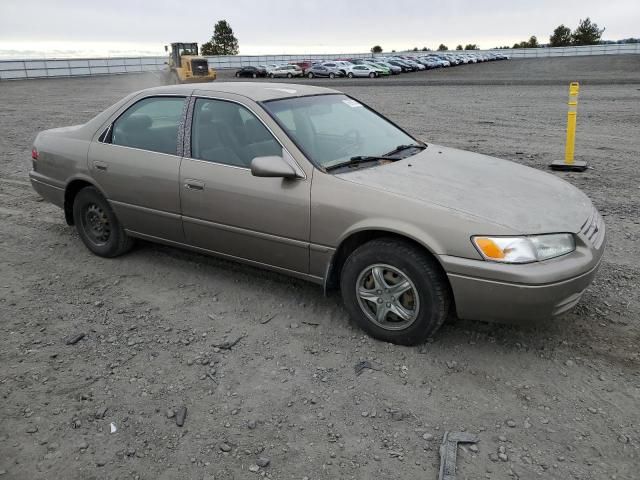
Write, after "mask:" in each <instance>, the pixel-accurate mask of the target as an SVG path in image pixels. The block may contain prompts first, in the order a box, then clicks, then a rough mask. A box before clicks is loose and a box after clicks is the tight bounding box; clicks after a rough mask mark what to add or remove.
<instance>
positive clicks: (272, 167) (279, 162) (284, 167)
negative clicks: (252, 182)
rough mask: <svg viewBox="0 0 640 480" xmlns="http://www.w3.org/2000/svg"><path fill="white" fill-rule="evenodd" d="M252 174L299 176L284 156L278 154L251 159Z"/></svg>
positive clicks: (257, 175)
mask: <svg viewBox="0 0 640 480" xmlns="http://www.w3.org/2000/svg"><path fill="white" fill-rule="evenodd" d="M251 175H253V176H254V177H276V178H297V177H298V175H297V174H296V171H295V170H294V169H293V167H292V166H291V165H289V164H288V163H287V162H286V161H285V159H284V158H282V157H278V156H271V157H256V158H254V159H253V160H251Z"/></svg>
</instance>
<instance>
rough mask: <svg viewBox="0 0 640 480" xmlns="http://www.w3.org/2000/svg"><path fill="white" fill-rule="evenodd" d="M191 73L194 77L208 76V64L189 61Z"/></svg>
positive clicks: (203, 61)
mask: <svg viewBox="0 0 640 480" xmlns="http://www.w3.org/2000/svg"><path fill="white" fill-rule="evenodd" d="M191 71H192V72H193V75H194V76H202V75H208V74H209V64H208V63H207V61H206V60H203V59H200V58H199V59H194V60H191Z"/></svg>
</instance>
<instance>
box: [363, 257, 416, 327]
mask: <svg viewBox="0 0 640 480" xmlns="http://www.w3.org/2000/svg"><path fill="white" fill-rule="evenodd" d="M356 297H357V299H358V304H359V305H360V308H361V309H362V311H363V313H364V314H365V315H366V316H367V318H368V319H369V320H370V321H371V322H373V323H374V324H376V325H378V326H379V327H381V328H384V329H385V330H403V329H405V328H407V327H409V326H410V325H411V324H413V322H415V321H416V319H417V318H418V314H419V312H420V299H419V297H418V290H417V289H416V286H415V285H414V283H413V282H412V281H411V279H410V278H409V277H408V276H407V275H406V274H405V273H403V272H402V271H401V270H399V269H397V268H396V267H393V266H391V265H386V264H381V263H379V264H375V265H370V266H368V267H366V268H365V269H364V270H362V272H360V275H358V279H357V281H356Z"/></svg>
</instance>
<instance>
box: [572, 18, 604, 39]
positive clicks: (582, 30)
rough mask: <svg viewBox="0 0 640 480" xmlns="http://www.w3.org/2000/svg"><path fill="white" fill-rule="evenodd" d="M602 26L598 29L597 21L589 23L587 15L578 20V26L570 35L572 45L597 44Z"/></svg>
mask: <svg viewBox="0 0 640 480" xmlns="http://www.w3.org/2000/svg"><path fill="white" fill-rule="evenodd" d="M604 30H605V29H604V28H603V29H602V30H600V29H599V28H598V24H597V23H591V19H589V17H587V18H585V19H584V20H582V19H581V20H580V23H579V24H578V28H576V29H575V30H574V31H573V34H572V35H571V38H572V43H573V44H574V45H597V44H598V43H600V39H601V38H602V34H603V33H604Z"/></svg>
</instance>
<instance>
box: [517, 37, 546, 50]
mask: <svg viewBox="0 0 640 480" xmlns="http://www.w3.org/2000/svg"><path fill="white" fill-rule="evenodd" d="M539 46H540V44H539V43H538V37H536V36H535V35H532V36H531V38H529V40H525V41H524V42H520V43H514V44H513V48H538V47H539Z"/></svg>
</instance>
